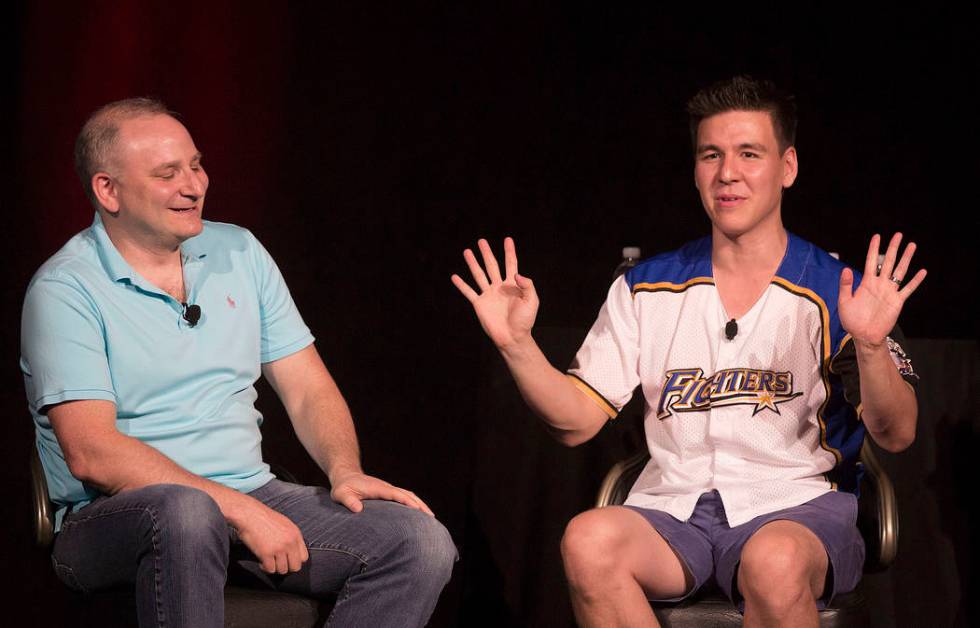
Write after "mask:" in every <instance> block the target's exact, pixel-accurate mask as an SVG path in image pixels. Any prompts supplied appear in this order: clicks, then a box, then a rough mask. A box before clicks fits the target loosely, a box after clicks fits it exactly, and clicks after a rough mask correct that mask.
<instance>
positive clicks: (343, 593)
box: [323, 559, 367, 628]
mask: <svg viewBox="0 0 980 628" xmlns="http://www.w3.org/2000/svg"><path fill="white" fill-rule="evenodd" d="M359 560H360V559H359ZM365 569H367V563H366V562H364V561H363V560H361V569H360V570H359V571H358V572H357V573H358V574H362V573H364V570H365ZM353 579H354V576H349V577H348V578H347V579H346V580H345V581H344V588H343V589H341V590H340V594H339V595H338V596H337V601H336V602H334V606H333V610H332V611H331V612H330V615H329V616H328V617H327V621H326V623H324V624H323V626H324V628H327V626H330V625H331V624H332V622H333V618H334V617H335V616H336V613H335V612H334V611H335V610H336V609H337V607H338V606H340V605H341V604H343V603H344V602H346V601H347V600H349V599H350V581H351V580H353Z"/></svg>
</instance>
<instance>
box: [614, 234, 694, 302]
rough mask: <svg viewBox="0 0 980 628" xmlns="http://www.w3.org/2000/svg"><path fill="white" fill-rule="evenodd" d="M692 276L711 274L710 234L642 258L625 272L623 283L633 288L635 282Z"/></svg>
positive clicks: (678, 280) (673, 280) (681, 280)
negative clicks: (672, 249) (674, 248)
mask: <svg viewBox="0 0 980 628" xmlns="http://www.w3.org/2000/svg"><path fill="white" fill-rule="evenodd" d="M695 277H711V237H710V236H709V237H706V238H701V239H700V240H694V241H693V242H688V243H687V244H685V245H684V246H682V247H681V248H679V249H677V250H676V251H670V252H668V253H661V254H660V255H655V256H654V257H651V258H650V259H646V260H643V261H642V262H640V263H639V264H637V265H636V266H634V267H633V268H631V269H630V270H629V271H628V272H627V273H626V284H627V285H628V286H629V287H630V292H632V291H634V289H635V288H636V286H637V284H643V283H662V282H666V283H673V284H682V283H684V282H685V281H688V280H690V279H693V278H695Z"/></svg>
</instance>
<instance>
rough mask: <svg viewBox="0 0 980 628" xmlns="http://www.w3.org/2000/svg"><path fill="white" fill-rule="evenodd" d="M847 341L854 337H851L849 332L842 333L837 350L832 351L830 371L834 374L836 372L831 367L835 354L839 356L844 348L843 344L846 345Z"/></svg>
mask: <svg viewBox="0 0 980 628" xmlns="http://www.w3.org/2000/svg"><path fill="white" fill-rule="evenodd" d="M848 341H851V342H853V341H854V339H853V338H851V334H844V337H843V338H841V339H840V346H839V347H837V351H835V352H834V357H832V358H830V366H831V368H830V372H831V373H835V374H836V373H837V371H835V370H834V369H833V366H834V360H836V359H837V356H839V355H840V354H841V352H842V351H843V350H844V345H846V344H847V342H848Z"/></svg>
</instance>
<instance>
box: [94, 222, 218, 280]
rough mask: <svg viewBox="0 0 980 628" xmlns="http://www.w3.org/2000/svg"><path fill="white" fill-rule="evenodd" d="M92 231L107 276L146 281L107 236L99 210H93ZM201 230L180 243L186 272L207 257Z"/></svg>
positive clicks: (113, 278) (117, 278)
mask: <svg viewBox="0 0 980 628" xmlns="http://www.w3.org/2000/svg"><path fill="white" fill-rule="evenodd" d="M92 233H93V234H94V236H95V243H96V247H97V250H98V252H99V259H101V260H102V265H103V266H104V267H105V269H106V271H107V272H108V273H109V276H111V277H112V280H113V281H128V282H129V283H131V284H136V285H140V286H143V285H144V284H145V283H146V282H145V280H144V279H143V278H142V277H141V276H140V274H139V273H137V272H136V271H135V270H134V269H133V267H132V266H130V265H129V262H127V261H126V260H125V259H124V258H123V256H122V254H121V253H119V249H117V248H116V245H115V244H113V243H112V240H111V239H110V238H109V234H108V233H107V232H106V230H105V224H103V222H102V216H101V215H99V212H95V219H94V220H93V221H92ZM202 236H203V232H202V233H201V234H199V235H196V236H194V237H193V238H190V239H188V240H187V241H185V242H184V243H183V244H181V245H180V254H181V258H182V260H183V262H184V273H185V275H186V273H187V266H188V265H193V266H197V262H200V261H201V260H203V259H204V258H205V257H207V252H206V248H207V244H206V242H205V241H204V238H203V237H202ZM152 291H154V292H156V291H157V289H156V288H153V289H152Z"/></svg>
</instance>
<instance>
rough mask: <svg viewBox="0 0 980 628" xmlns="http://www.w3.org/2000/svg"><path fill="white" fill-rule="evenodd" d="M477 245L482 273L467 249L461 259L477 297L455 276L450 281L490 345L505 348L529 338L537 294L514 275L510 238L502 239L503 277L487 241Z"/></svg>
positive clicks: (530, 284) (514, 255) (514, 253)
mask: <svg viewBox="0 0 980 628" xmlns="http://www.w3.org/2000/svg"><path fill="white" fill-rule="evenodd" d="M478 245H479V248H480V253H481V255H482V256H483V265H484V266H485V267H486V272H484V271H483V268H481V267H480V263H479V262H477V261H476V256H475V255H474V254H473V251H471V250H470V249H466V250H465V251H463V259H465V260H466V265H467V266H469V269H470V273H471V274H472V275H473V281H474V282H475V283H476V286H477V288H479V290H480V292H479V294H477V292H476V291H475V290H473V288H471V287H470V286H469V284H467V283H466V282H465V281H464V280H463V279H462V277H460V276H459V275H453V276H452V281H453V284H454V285H455V286H456V287H457V288H458V289H459V291H460V292H462V293H463V296H464V297H466V298H467V299H469V302H470V303H472V304H473V309H474V310H475V311H476V316H477V318H478V319H479V320H480V325H482V326H483V330H484V331H485V332H487V335H488V336H490V339H491V340H492V341H493V342H494V344H495V345H497V347H499V348H503V347H507V346H510V345H513V344H514V343H517V342H519V341H521V340H523V339H524V338H526V337H527V336H528V335H530V333H531V328H532V327H533V326H534V318H535V316H537V313H538V294H537V292H535V290H534V283H533V282H532V281H531V280H530V279H528V278H527V277H523V276H521V275H520V274H518V272H517V250H516V248H515V247H514V240H513V239H512V238H505V239H504V270H505V276H504V277H501V275H500V267H499V266H498V265H497V258H495V257H494V256H493V251H491V250H490V245H489V244H488V243H487V241H486V240H483V239H481V240H480V241H479V242H478Z"/></svg>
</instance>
